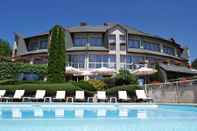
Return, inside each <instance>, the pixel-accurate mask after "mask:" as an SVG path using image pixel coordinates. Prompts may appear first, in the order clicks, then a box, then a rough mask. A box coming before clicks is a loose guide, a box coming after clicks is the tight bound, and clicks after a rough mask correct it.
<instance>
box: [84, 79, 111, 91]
mask: <svg viewBox="0 0 197 131" xmlns="http://www.w3.org/2000/svg"><path fill="white" fill-rule="evenodd" d="M88 83H89V84H91V85H92V86H93V87H94V89H96V90H105V89H106V88H107V85H106V84H105V82H104V81H102V80H89V81H88Z"/></svg>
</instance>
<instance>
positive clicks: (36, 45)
mask: <svg viewBox="0 0 197 131" xmlns="http://www.w3.org/2000/svg"><path fill="white" fill-rule="evenodd" d="M47 48H48V40H47V39H41V40H32V41H30V43H29V44H28V45H27V49H28V51H35V50H41V49H47Z"/></svg>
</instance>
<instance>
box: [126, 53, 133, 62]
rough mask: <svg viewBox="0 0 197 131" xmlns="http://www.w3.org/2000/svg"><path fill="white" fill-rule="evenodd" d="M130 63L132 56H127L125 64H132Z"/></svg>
mask: <svg viewBox="0 0 197 131" xmlns="http://www.w3.org/2000/svg"><path fill="white" fill-rule="evenodd" d="M132 62H133V60H132V56H131V55H129V56H127V63H132Z"/></svg>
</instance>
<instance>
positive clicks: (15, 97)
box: [13, 90, 25, 100]
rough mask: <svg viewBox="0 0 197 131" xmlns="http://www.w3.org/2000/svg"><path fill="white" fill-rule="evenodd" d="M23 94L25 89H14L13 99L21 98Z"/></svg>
mask: <svg viewBox="0 0 197 131" xmlns="http://www.w3.org/2000/svg"><path fill="white" fill-rule="evenodd" d="M24 94H25V90H16V91H15V93H14V97H13V100H22V97H23V96H24Z"/></svg>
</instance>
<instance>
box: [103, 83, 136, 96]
mask: <svg viewBox="0 0 197 131" xmlns="http://www.w3.org/2000/svg"><path fill="white" fill-rule="evenodd" d="M137 89H139V87H138V86H133V85H122V86H116V87H113V88H110V89H107V90H106V93H107V95H109V96H117V95H118V91H121V90H125V91H127V94H128V96H129V97H135V90H137Z"/></svg>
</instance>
